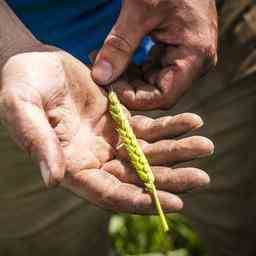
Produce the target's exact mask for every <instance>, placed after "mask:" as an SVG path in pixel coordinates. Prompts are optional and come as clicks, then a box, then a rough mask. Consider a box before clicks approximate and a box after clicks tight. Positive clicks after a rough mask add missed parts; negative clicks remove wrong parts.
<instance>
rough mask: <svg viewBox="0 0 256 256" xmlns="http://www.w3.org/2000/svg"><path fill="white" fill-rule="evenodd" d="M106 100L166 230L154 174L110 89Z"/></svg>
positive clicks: (167, 228) (131, 158)
mask: <svg viewBox="0 0 256 256" xmlns="http://www.w3.org/2000/svg"><path fill="white" fill-rule="evenodd" d="M108 100H109V112H110V114H111V116H112V118H113V120H114V121H115V123H116V126H117V128H116V130H117V132H118V134H119V136H120V138H121V140H122V142H123V145H124V146H125V148H126V150H127V152H128V155H129V158H130V161H131V163H132V165H133V167H134V169H135V170H136V172H137V175H138V176H139V178H140V179H141V181H142V182H143V183H144V185H145V187H146V190H147V191H148V192H150V193H151V194H152V195H153V198H154V201H155V205H156V208H157V211H158V214H159V216H160V219H161V223H162V227H163V230H164V231H168V230H169V227H168V224H167V221H166V218H165V215H164V213H163V210H162V207H161V204H160V200H159V198H158V195H157V191H156V187H155V184H154V181H155V179H154V175H153V173H152V170H151V168H150V165H149V163H148V160H147V158H146V156H145V155H144V153H143V151H142V149H141V147H140V145H139V143H138V141H137V139H136V136H135V134H134V132H133V130H132V128H131V126H130V124H129V121H128V119H127V118H126V116H125V114H124V112H123V108H122V106H121V104H120V102H119V100H118V98H117V96H116V94H115V93H114V92H113V91H112V90H110V91H109V92H108Z"/></svg>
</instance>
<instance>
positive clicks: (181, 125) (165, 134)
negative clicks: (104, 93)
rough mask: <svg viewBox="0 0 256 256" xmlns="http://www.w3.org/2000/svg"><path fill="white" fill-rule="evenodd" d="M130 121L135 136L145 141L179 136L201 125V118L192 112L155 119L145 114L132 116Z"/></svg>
mask: <svg viewBox="0 0 256 256" xmlns="http://www.w3.org/2000/svg"><path fill="white" fill-rule="evenodd" d="M130 123H131V126H132V127H133V130H134V132H135V134H136V136H137V138H139V139H144V140H146V141H147V142H153V141H157V140H161V139H166V138H172V137H175V136H179V135H182V134H185V133H187V132H189V131H191V130H194V129H197V128H199V127H201V126H202V125H203V121H202V119H201V118H200V117H199V116H198V115H196V114H192V113H184V114H179V115H176V116H173V117H171V116H167V117H160V118H158V119H155V120H154V119H151V118H149V117H145V116H133V117H132V118H130Z"/></svg>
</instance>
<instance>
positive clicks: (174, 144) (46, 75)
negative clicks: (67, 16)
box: [0, 51, 213, 213]
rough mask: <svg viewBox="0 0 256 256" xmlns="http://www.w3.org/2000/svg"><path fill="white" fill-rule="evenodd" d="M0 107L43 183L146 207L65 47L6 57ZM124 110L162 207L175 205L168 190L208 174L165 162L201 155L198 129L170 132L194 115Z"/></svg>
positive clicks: (83, 71)
mask: <svg viewBox="0 0 256 256" xmlns="http://www.w3.org/2000/svg"><path fill="white" fill-rule="evenodd" d="M0 113H1V119H2V121H3V123H4V125H5V127H6V128H7V129H8V130H9V132H10V134H11V136H12V137H13V138H14V139H15V141H16V142H17V143H18V144H19V145H20V146H21V147H22V148H24V149H25V150H26V151H28V152H29V153H30V154H32V155H33V154H35V155H36V157H37V159H38V161H39V162H40V163H43V166H44V168H46V170H47V171H48V174H44V175H43V176H44V177H45V179H46V183H49V182H53V181H54V180H56V179H57V180H58V181H60V182H61V185H63V186H64V187H66V188H67V189H69V190H71V191H72V192H74V193H76V194H77V195H79V196H81V197H83V198H85V199H87V200H88V201H90V202H91V203H93V204H95V205H98V206H100V207H103V208H105V209H111V210H115V211H119V212H132V213H152V212H153V209H154V203H153V202H152V200H151V197H150V195H148V193H145V192H144V190H143V184H142V183H141V182H140V181H139V179H138V178H137V176H136V174H135V171H134V170H133V168H132V167H131V166H130V165H129V162H128V159H127V154H126V152H125V151H124V149H123V148H122V147H121V148H120V147H119V143H120V142H119V139H118V136H117V133H116V132H115V127H114V123H113V121H112V119H111V117H110V115H109V113H108V102H107V98H106V95H105V94H104V92H103V90H101V89H100V88H99V87H98V86H97V85H96V84H95V83H94V82H93V81H92V79H91V76H90V70H89V69H88V68H87V67H86V66H85V65H83V64H82V63H81V62H79V61H78V60H77V59H75V58H74V57H72V56H71V55H69V54H67V53H65V52H63V51H53V52H31V53H23V54H18V55H16V56H14V57H12V58H10V59H9V61H7V63H6V64H5V66H4V68H3V70H2V74H1V91H0ZM127 115H129V113H128V112H127ZM129 116H130V115H129ZM129 118H130V122H131V125H132V126H133V128H134V130H135V133H136V134H137V136H138V138H139V139H140V143H141V145H142V147H143V150H144V152H145V154H146V156H147V157H148V159H149V161H150V163H151V165H152V170H153V172H154V174H155V177H156V186H157V188H158V189H159V197H160V200H161V202H162V205H163V208H164V210H165V211H167V212H170V211H173V210H178V209H181V208H182V201H181V199H179V197H178V196H176V195H174V194H173V193H180V192H184V191H187V190H188V189H192V188H197V187H199V186H202V185H205V184H207V183H208V182H209V177H208V175H207V174H206V173H205V172H203V171H202V170H199V169H195V168H171V166H172V165H174V164H176V163H179V162H183V161H187V160H191V159H194V158H198V157H203V156H206V155H209V154H211V153H212V151H213V145H212V143H211V142H210V141H209V140H208V139H206V138H204V137H199V136H195V137H188V138H184V139H180V140H175V137H176V136H179V135H182V134H185V133H186V132H188V131H190V130H192V129H196V128H198V127H200V126H201V125H202V120H201V119H200V117H199V116H197V115H195V114H189V113H187V114H181V115H177V116H173V117H170V116H168V117H163V118H160V119H156V120H152V119H150V118H147V117H145V116H134V117H131V116H130V117H129ZM64 170H66V176H65V177H63V175H64Z"/></svg>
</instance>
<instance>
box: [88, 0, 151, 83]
mask: <svg viewBox="0 0 256 256" xmlns="http://www.w3.org/2000/svg"><path fill="white" fill-rule="evenodd" d="M144 5H145V4H143V2H141V3H140V2H138V1H123V6H122V9H121V12H120V16H119V18H118V20H117V22H116V24H115V25H114V27H113V28H112V30H111V32H110V34H109V35H108V36H107V38H106V40H105V42H104V45H103V47H102V48H101V50H100V51H99V53H98V55H97V58H96V61H95V64H94V66H93V69H92V77H93V79H94V80H95V82H96V83H98V84H100V85H107V84H109V83H111V82H113V81H114V80H116V79H117V78H118V77H119V76H120V75H121V74H122V73H123V71H124V70H125V69H126V67H127V66H128V64H129V63H130V61H131V58H132V56H133V54H134V52H135V50H136V49H137V48H138V46H139V43H140V42H141V40H142V39H143V37H144V36H145V35H146V34H147V32H148V29H149V28H148V25H147V24H146V23H147V22H146V19H147V16H149V15H148V13H147V9H148V8H147V9H145V8H146V7H145V6H144ZM151 9H152V10H153V8H151ZM131 17H132V18H131ZM151 23H152V24H150V26H151V27H153V26H154V24H153V23H155V21H154V20H153V22H151Z"/></svg>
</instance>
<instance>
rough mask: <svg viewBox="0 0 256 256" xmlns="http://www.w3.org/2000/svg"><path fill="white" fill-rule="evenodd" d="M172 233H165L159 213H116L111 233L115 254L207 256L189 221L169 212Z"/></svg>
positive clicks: (115, 255)
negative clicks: (139, 214)
mask: <svg viewBox="0 0 256 256" xmlns="http://www.w3.org/2000/svg"><path fill="white" fill-rule="evenodd" d="M168 223H169V225H170V229H171V232H170V233H164V232H163V231H162V229H161V224H160V221H159V218H158V217H157V216H151V217H148V216H138V215H114V216H113V217H112V219H111V221H110V225H109V234H110V237H111V241H112V244H113V252H112V255H113V256H124V255H125V256H131V255H136V256H206V254H205V251H204V249H203V245H202V243H201V242H200V240H199V238H198V236H197V234H196V232H195V231H194V230H193V228H192V226H191V224H190V223H189V221H188V220H187V219H186V218H185V217H184V216H182V215H180V214H171V215H168Z"/></svg>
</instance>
